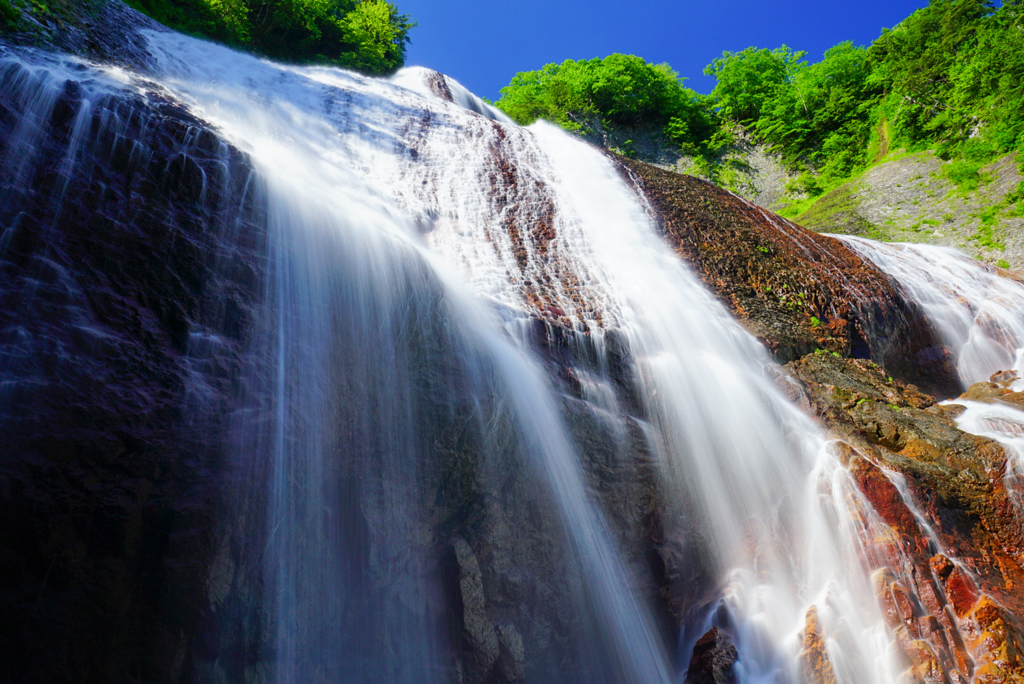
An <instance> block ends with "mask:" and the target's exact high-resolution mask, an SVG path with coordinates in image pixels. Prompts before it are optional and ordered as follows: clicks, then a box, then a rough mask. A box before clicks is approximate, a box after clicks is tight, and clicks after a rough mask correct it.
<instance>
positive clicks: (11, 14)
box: [0, 0, 21, 28]
mask: <svg viewBox="0 0 1024 684" xmlns="http://www.w3.org/2000/svg"><path fill="white" fill-rule="evenodd" d="M20 19H21V12H19V11H18V8H16V7H14V6H12V5H11V3H10V2H9V1H8V0H0V28H9V27H10V28H13V27H14V26H16V25H17V23H18V21H19V20H20Z"/></svg>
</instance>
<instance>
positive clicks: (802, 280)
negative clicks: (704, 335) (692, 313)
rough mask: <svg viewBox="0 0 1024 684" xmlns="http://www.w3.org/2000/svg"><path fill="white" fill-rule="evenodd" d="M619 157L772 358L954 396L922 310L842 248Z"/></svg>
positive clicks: (716, 191) (707, 187)
mask: <svg viewBox="0 0 1024 684" xmlns="http://www.w3.org/2000/svg"><path fill="white" fill-rule="evenodd" d="M616 159H617V161H618V162H619V164H620V167H621V168H622V170H623V173H624V175H625V176H626V177H627V178H628V179H629V180H631V181H632V182H634V183H636V184H637V185H638V186H639V187H640V189H641V190H642V191H643V193H644V194H645V195H646V197H647V199H648V201H649V202H650V204H651V207H652V209H653V210H654V212H655V214H656V215H657V218H658V221H659V224H660V226H661V229H662V230H663V231H664V233H665V236H666V238H667V239H668V240H669V242H670V243H671V244H672V246H673V248H674V249H675V251H676V252H677V253H678V254H679V255H680V257H682V258H683V259H684V260H685V261H686V262H687V263H689V264H690V265H691V266H692V267H693V269H694V272H695V273H696V274H697V276H698V277H699V278H700V279H701V280H702V281H703V282H704V284H705V285H706V286H707V287H708V288H710V289H711V291H712V292H714V293H715V294H716V295H717V296H718V298H719V299H720V300H722V301H723V302H724V303H725V304H726V306H727V307H728V308H729V309H730V310H731V311H732V312H733V314H734V315H735V316H736V318H737V319H738V320H739V321H740V322H741V323H743V324H744V325H745V326H746V327H747V329H748V330H750V332H751V333H753V334H754V335H755V336H756V337H757V338H758V339H759V340H761V341H762V342H763V343H764V345H765V346H766V347H767V348H768V350H769V351H770V352H771V353H772V354H773V356H774V357H775V358H776V359H777V360H778V361H780V362H781V363H786V362H788V361H792V360H794V359H797V358H799V357H801V356H803V355H805V354H808V353H810V352H813V351H814V350H815V349H825V350H828V351H834V352H837V353H839V354H841V355H843V356H852V357H855V358H869V359H872V360H874V361H876V362H877V363H879V364H881V365H883V366H885V367H886V368H887V369H888V370H889V372H890V373H891V374H893V375H895V376H896V377H899V378H903V379H905V380H907V381H910V382H914V383H917V384H918V385H921V386H922V387H925V388H926V390H928V391H932V392H935V393H938V394H940V395H942V396H950V395H953V394H956V393H957V392H958V391H959V390H958V387H959V385H958V381H957V380H956V375H955V373H954V372H953V370H952V367H951V366H950V364H949V359H948V357H947V354H946V352H945V350H944V349H943V348H942V347H941V345H939V344H938V343H937V341H936V340H935V339H934V338H933V336H932V335H931V333H930V329H929V326H928V325H927V324H926V323H925V321H924V319H923V317H922V315H921V312H920V311H919V310H918V309H917V307H916V306H914V305H912V304H911V303H910V302H909V301H908V300H907V299H906V298H905V297H903V295H902V294H901V293H900V292H899V290H898V289H897V288H896V287H895V285H894V284H893V282H892V281H891V280H890V279H889V278H888V277H887V276H886V275H885V274H883V273H882V272H881V271H879V270H878V269H877V268H876V267H875V266H874V265H873V264H871V263H870V262H868V261H866V260H865V259H863V258H862V257H860V256H859V255H858V254H856V253H854V252H853V251H851V250H850V249H848V248H847V247H846V246H845V245H843V244H842V243H841V242H839V241H838V240H835V239H834V238H830V237H828V236H825V235H819V234H817V233H813V232H811V231H807V230H804V229H803V228H800V227H799V226H796V225H794V224H792V223H789V222H788V221H786V220H785V219H783V218H781V217H778V216H775V215H774V214H772V213H770V212H768V211H766V210H763V209H761V208H759V207H756V206H754V205H752V204H750V203H748V202H745V201H744V200H741V199H740V198H738V197H736V196H735V195H733V194H731V193H729V192H727V191H725V190H722V189H721V188H718V187H715V186H713V185H711V184H710V183H707V182H705V181H702V180H699V179H696V178H693V177H691V176H685V175H678V174H674V173H671V172H668V171H664V170H662V169H659V168H657V167H654V166H651V165H649V164H644V163H643V162H637V161H634V160H630V159H626V158H624V157H618V158H616Z"/></svg>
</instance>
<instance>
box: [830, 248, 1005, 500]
mask: <svg viewBox="0 0 1024 684" xmlns="http://www.w3.org/2000/svg"><path fill="white" fill-rule="evenodd" d="M836 237H841V236H836ZM842 239H844V240H845V241H846V242H847V244H849V245H850V246H851V247H853V248H854V249H856V250H858V251H859V252H861V253H862V254H863V255H864V256H866V257H867V258H869V259H871V260H872V261H873V262H874V263H875V264H877V265H878V267H879V268H881V269H882V270H883V271H885V272H887V273H889V275H891V276H892V277H893V279H895V280H896V281H897V282H898V283H900V285H901V286H902V287H903V288H904V289H905V290H906V291H907V292H908V293H909V294H910V296H911V298H912V299H913V300H914V301H916V302H917V303H918V304H919V305H920V306H921V308H922V309H924V311H925V314H926V315H927V317H928V319H929V320H930V321H931V323H932V325H933V326H934V327H935V329H936V330H937V331H938V333H939V336H940V337H941V339H942V341H943V343H944V344H945V345H946V346H947V348H948V350H949V352H950V353H951V354H952V356H953V358H954V359H955V361H956V368H957V372H958V373H959V375H960V381H961V382H962V383H963V385H964V387H967V386H969V385H971V384H973V383H976V382H983V381H985V380H987V379H988V378H989V377H991V376H992V375H993V374H995V373H998V372H999V371H1009V373H1007V374H1006V376H1007V380H1006V381H1004V382H1003V386H1004V388H1005V390H1007V391H1008V390H1010V389H1012V390H1015V391H1017V392H1020V391H1024V283H1022V282H1021V281H1020V280H1017V279H1015V278H1014V277H1012V276H1009V275H1003V274H1000V273H998V272H997V271H996V270H995V269H993V268H991V267H986V266H984V265H982V264H979V263H978V262H976V261H974V260H973V259H971V258H969V257H967V256H966V255H964V254H962V253H960V252H957V251H956V250H953V249H949V248H944V247H933V246H929V245H911V244H895V245H888V244H880V243H876V242H872V241H869V240H863V239H859V238H851V237H845V236H843V237H842ZM956 403H957V404H961V405H963V406H965V407H966V410H965V411H964V412H963V413H962V414H960V415H959V416H958V417H957V425H958V426H959V427H960V429H962V430H964V431H966V432H970V433H973V434H976V435H981V436H984V437H990V438H992V439H995V440H996V441H999V442H1001V443H1002V444H1003V445H1004V446H1005V447H1006V449H1007V453H1008V455H1009V456H1010V463H1009V467H1008V469H1007V473H1006V483H1007V486H1008V488H1009V489H1010V490H1011V491H1013V492H1014V493H1015V502H1016V503H1017V506H1018V508H1020V507H1021V505H1022V504H1021V500H1020V499H1021V496H1024V491H1022V485H1024V481H1022V477H1024V410H1022V408H1024V407H1021V408H1018V407H1015V406H1014V405H1012V404H1007V403H1002V402H988V403H982V402H980V401H971V400H965V399H957V400H956Z"/></svg>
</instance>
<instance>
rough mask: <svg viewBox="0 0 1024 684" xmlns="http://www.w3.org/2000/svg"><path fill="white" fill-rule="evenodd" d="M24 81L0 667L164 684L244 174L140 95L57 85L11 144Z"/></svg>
mask: <svg viewBox="0 0 1024 684" xmlns="http://www.w3.org/2000/svg"><path fill="white" fill-rule="evenodd" d="M29 81H31V78H30V77H29V76H28V75H27V74H26V73H25V71H24V70H23V69H22V68H21V67H9V68H7V69H6V70H5V71H4V72H3V73H2V74H0V179H2V180H0V235H2V237H0V376H2V379H3V382H2V384H0V445H2V447H0V452H2V458H0V520H2V521H3V524H2V525H0V558H2V561H0V592H2V604H3V606H4V612H5V615H4V619H3V620H0V660H2V661H3V662H4V670H5V672H6V675H5V677H11V678H10V679H8V681H20V680H22V678H24V679H25V680H32V681H41V680H46V681H65V680H66V681H73V680H74V681H80V680H81V679H82V678H83V677H85V676H86V673H88V677H90V678H92V679H95V680H97V681H118V680H125V679H138V680H145V681H172V680H175V679H177V678H179V677H180V676H182V675H183V673H184V672H185V670H186V669H187V663H186V658H185V654H186V651H187V649H188V648H189V643H188V641H187V639H188V635H189V634H190V633H191V632H192V629H193V626H194V623H195V621H196V619H197V616H198V614H199V612H200V610H201V609H202V607H203V605H204V604H205V602H206V597H205V593H206V590H207V588H206V586H205V584H206V581H207V577H208V567H209V565H210V562H211V561H212V560H213V556H214V551H215V549H214V548H213V547H212V534H211V529H212V520H213V516H214V514H215V511H216V505H217V503H216V502H217V501H218V499H219V497H220V493H221V488H222V487H223V485H224V483H223V482H219V481H218V480H217V479H216V478H215V477H213V475H212V474H213V472H214V471H215V470H216V469H217V468H218V465H219V463H220V460H221V458H222V456H221V453H222V452H221V437H220V435H222V434H223V433H224V426H225V423H226V421H227V420H228V417H229V416H230V415H231V410H232V404H231V398H232V397H233V396H234V395H235V393H236V389H237V388H236V387H235V386H234V385H235V382H236V381H237V379H238V377H239V375H240V368H241V366H242V365H243V363H244V352H245V350H246V348H247V346H248V342H249V334H250V332H251V330H252V329H253V319H254V310H253V302H254V299H255V298H256V296H257V293H259V292H260V290H261V288H262V281H263V265H262V256H261V255H262V254H263V252H264V244H263V243H264V239H265V236H264V234H263V232H262V229H261V228H260V226H261V225H262V223H263V222H262V220H261V218H260V210H259V208H258V207H255V206H253V205H252V204H251V202H250V201H247V200H245V199H244V198H245V196H246V195H245V192H244V189H245V184H246V182H247V181H248V179H249V165H248V161H247V159H246V158H245V157H244V156H243V155H241V154H240V153H238V152H237V151H236V150H233V149H231V148H229V147H227V146H225V145H223V144H222V143H221V142H220V141H219V140H218V139H217V137H216V136H215V135H214V134H213V133H212V132H211V131H210V130H209V129H208V128H207V127H205V126H204V125H203V124H201V123H200V122H198V121H196V120H195V119H193V118H192V117H191V116H189V115H188V114H187V113H186V112H185V111H184V110H183V109H181V108H180V107H178V106H176V105H174V104H173V103H171V102H169V101H167V100H165V99H164V98H162V97H161V96H160V95H159V94H158V93H156V92H151V93H147V94H144V95H138V96H134V97H120V98H108V99H105V100H103V101H100V102H92V103H91V104H86V103H84V102H83V96H82V93H81V92H80V90H79V89H78V88H77V87H76V86H75V84H74V83H72V82H68V83H67V84H66V85H65V87H64V90H63V92H61V93H60V94H59V96H58V97H57V99H56V102H55V104H54V106H53V107H52V110H51V111H49V112H48V114H46V116H45V117H44V118H43V120H41V121H39V122H38V123H39V124H41V125H40V126H39V127H38V129H37V130H34V131H33V130H31V129H28V130H27V132H26V129H25V128H24V127H22V128H20V129H19V126H18V124H19V120H20V118H21V117H22V115H23V114H24V113H25V110H24V109H23V107H24V102H23V101H21V100H19V99H18V97H19V95H22V94H24V92H25V91H24V88H25V87H28V86H27V85H26V84H27V83H29ZM113 122H120V124H121V125H120V127H118V126H115V125H113ZM25 135H29V136H30V137H32V136H34V138H32V139H29V140H27V143H28V144H23V143H26V138H25V137H23V136H25ZM71 162H73V163H71Z"/></svg>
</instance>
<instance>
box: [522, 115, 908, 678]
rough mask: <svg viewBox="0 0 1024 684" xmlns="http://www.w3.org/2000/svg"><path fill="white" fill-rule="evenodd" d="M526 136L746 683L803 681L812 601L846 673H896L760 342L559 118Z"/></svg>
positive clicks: (811, 439) (825, 471)
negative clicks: (593, 286)
mask: <svg viewBox="0 0 1024 684" xmlns="http://www.w3.org/2000/svg"><path fill="white" fill-rule="evenodd" d="M533 131H534V133H535V135H536V137H537V139H538V142H539V145H540V147H541V148H542V149H543V150H544V152H545V153H546V154H547V156H548V158H549V159H550V164H551V176H552V178H551V180H550V183H551V184H552V185H553V186H556V187H557V188H558V193H557V197H558V202H559V204H558V209H559V212H558V215H559V216H560V217H562V218H561V220H560V221H559V223H558V227H557V231H556V232H557V234H558V235H559V239H560V240H561V242H562V245H563V247H564V248H565V250H566V251H567V252H568V253H569V254H570V255H571V256H570V259H575V261H574V263H576V262H581V266H582V265H583V263H585V264H586V268H587V269H589V271H590V272H592V273H599V274H602V275H603V276H604V278H605V279H606V280H605V284H604V285H605V289H606V292H607V293H608V296H609V297H610V298H611V299H612V301H613V302H614V304H615V309H614V310H615V311H617V312H618V317H619V320H620V322H621V323H620V324H621V325H622V327H623V328H624V330H625V331H626V333H627V336H628V339H629V344H630V348H631V349H632V351H633V354H634V355H635V356H636V358H637V360H638V364H639V371H640V372H639V373H638V374H637V378H638V381H639V385H640V392H641V395H642V396H643V397H645V398H647V401H648V403H649V407H650V410H651V414H652V416H653V419H654V420H655V422H656V423H657V424H658V428H659V429H658V432H659V433H660V438H661V446H662V448H661V449H660V450H659V452H660V453H659V456H660V458H661V465H662V468H663V473H664V476H665V479H666V481H667V483H668V484H669V486H670V487H671V488H672V489H673V491H674V492H675V494H676V495H677V496H678V497H680V498H681V499H682V500H684V501H692V502H696V506H688V507H686V508H687V509H688V511H689V512H690V514H691V515H692V514H693V513H696V516H695V517H696V520H692V521H691V524H692V523H693V522H698V526H699V528H700V529H701V530H703V531H704V532H705V534H706V535H707V541H708V544H709V551H710V552H711V554H712V556H713V558H714V560H715V562H716V563H717V566H718V568H719V570H720V571H722V572H725V573H728V586H727V588H726V596H727V599H726V600H727V602H729V603H730V604H731V608H732V609H733V611H734V613H735V615H734V619H735V620H736V622H737V630H738V632H739V634H738V636H739V639H738V642H739V643H738V648H739V650H740V658H741V662H740V664H739V666H738V667H739V669H740V672H741V675H742V678H743V681H750V682H754V681H773V680H774V679H775V678H776V677H777V676H779V675H780V672H781V675H782V676H783V677H786V676H788V677H792V678H794V679H795V678H796V677H797V675H796V672H795V663H794V659H793V656H794V655H795V651H796V650H797V647H798V645H797V643H796V641H797V637H798V635H799V633H800V631H801V629H802V627H803V622H804V614H805V611H806V610H807V607H808V606H809V605H811V604H817V605H818V607H819V613H820V614H821V617H822V620H823V622H825V624H826V627H825V629H826V633H827V634H829V635H836V634H844V635H845V637H844V638H843V640H842V643H840V642H839V641H838V640H837V641H834V642H832V643H831V644H830V655H831V657H832V660H833V663H834V665H835V666H836V670H837V672H836V674H837V677H838V678H839V681H844V682H860V681H869V680H870V681H887V680H891V679H892V673H891V671H890V670H889V662H888V657H887V655H886V648H885V647H882V646H881V644H883V643H884V642H885V637H884V628H883V627H882V626H881V620H880V615H879V613H878V611H877V610H875V609H874V600H873V596H872V594H871V591H870V589H869V588H868V587H867V585H866V582H865V581H864V577H863V573H862V572H861V571H860V570H859V568H860V567H861V561H860V559H859V558H858V556H857V554H856V548H855V547H856V545H857V542H856V541H855V538H854V539H851V538H850V537H848V536H845V535H844V534H843V533H842V531H843V530H842V528H844V527H845V525H839V526H838V527H837V526H836V524H835V523H836V521H837V520H840V519H843V518H844V517H846V516H847V515H848V514H847V513H846V512H845V511H844V508H842V507H841V508H840V509H839V511H836V510H835V508H833V507H831V506H827V505H825V503H824V500H822V499H821V498H820V496H819V488H820V487H821V486H822V485H823V482H824V481H826V480H829V479H832V480H834V479H835V478H840V479H842V476H840V475H838V474H837V470H836V464H835V461H834V458H835V457H834V456H833V455H832V452H831V450H830V449H829V447H828V445H827V444H826V443H825V441H824V440H823V438H822V437H821V435H820V434H819V432H818V430H817V428H816V427H815V426H814V425H813V424H811V422H810V421H809V420H808V419H807V418H806V417H805V416H803V415H802V414H800V413H799V412H798V411H797V410H796V409H795V408H794V407H793V406H792V405H790V404H789V403H788V402H787V401H785V399H784V398H783V397H782V396H781V395H780V393H779V392H778V390H777V389H776V387H775V385H774V383H773V381H772V380H771V379H770V378H771V377H772V375H771V373H770V372H766V371H767V370H768V369H770V367H771V361H770V359H769V358H768V356H767V354H766V352H765V351H764V349H763V348H762V347H761V346H760V345H759V344H757V342H756V341H755V340H754V339H753V338H752V337H751V336H750V335H749V334H747V333H746V332H745V331H743V330H742V329H741V328H740V327H739V325H738V324H736V323H735V321H733V320H732V319H731V318H730V316H729V315H728V313H727V312H726V311H725V309H724V307H722V306H721V305H720V304H718V303H717V302H715V301H713V300H712V298H711V297H710V295H709V294H708V293H707V292H706V291H705V290H704V289H703V288H702V287H701V286H700V285H699V283H698V282H697V280H696V278H695V277H694V276H693V274H692V273H690V271H689V270H688V269H687V268H686V267H685V266H684V265H683V264H682V263H681V262H680V261H679V260H678V259H677V258H676V257H675V255H674V254H672V253H671V251H670V250H669V249H668V248H667V247H666V246H665V244H664V243H663V242H662V241H661V240H660V239H659V237H658V235H657V233H656V231H655V229H654V226H653V224H652V222H651V220H650V218H649V217H648V215H647V213H646V212H645V210H644V207H643V206H642V205H641V204H640V203H639V202H638V201H637V198H636V196H635V195H634V194H633V193H632V192H631V191H630V190H629V188H628V187H627V186H626V185H625V184H624V183H623V182H622V181H621V179H620V178H619V177H618V175H617V173H616V171H615V170H614V168H613V167H612V165H611V164H610V163H609V162H608V161H607V160H606V159H605V158H603V157H602V155H601V154H600V153H598V152H597V151H595V150H593V149H592V148H589V147H588V146H585V145H581V144H579V143H577V142H575V141H573V140H571V139H570V137H569V136H567V135H566V134H564V133H563V132H561V131H559V130H557V129H555V128H554V127H552V126H549V125H546V124H540V125H537V126H535V127H534V128H533ZM847 477H848V476H847ZM847 482H848V481H847ZM847 489H848V490H849V489H850V487H847ZM829 518H831V519H832V520H831V522H830V521H829ZM831 608H834V609H835V610H830V609H831ZM840 623H842V625H843V626H842V628H840Z"/></svg>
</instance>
